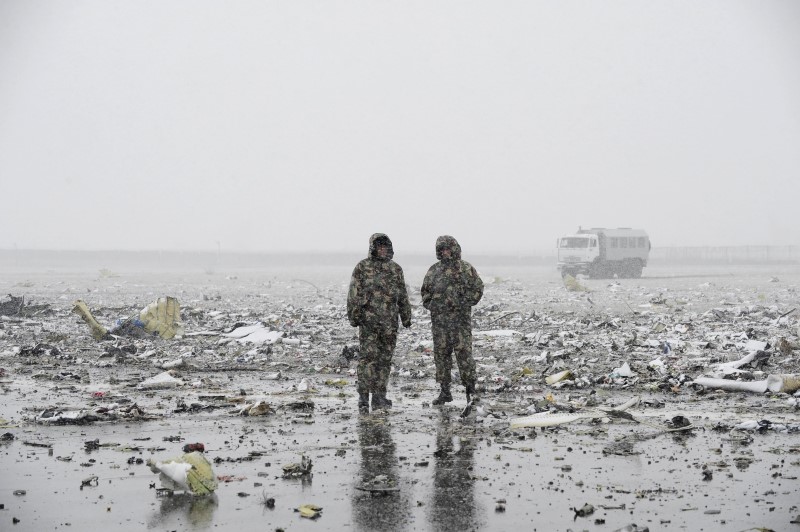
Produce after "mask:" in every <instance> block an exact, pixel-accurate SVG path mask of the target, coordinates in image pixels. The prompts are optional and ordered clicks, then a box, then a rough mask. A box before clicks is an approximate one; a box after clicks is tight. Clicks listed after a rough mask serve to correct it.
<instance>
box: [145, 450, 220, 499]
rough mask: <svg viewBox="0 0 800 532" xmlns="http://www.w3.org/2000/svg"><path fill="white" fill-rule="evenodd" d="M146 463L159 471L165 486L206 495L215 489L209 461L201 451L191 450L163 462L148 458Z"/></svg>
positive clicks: (155, 471) (155, 470)
mask: <svg viewBox="0 0 800 532" xmlns="http://www.w3.org/2000/svg"><path fill="white" fill-rule="evenodd" d="M147 465H149V466H150V470H151V471H153V472H154V473H161V483H162V485H164V487H165V488H169V489H182V490H186V491H189V492H191V493H192V494H194V495H208V494H210V493H213V492H214V490H216V489H217V485H218V484H217V478H216V477H215V476H214V471H213V469H212V468H211V463H209V461H208V460H207V459H206V457H205V455H203V453H201V452H198V451H193V452H191V453H186V454H184V455H183V456H181V457H180V458H174V459H172V460H167V461H163V462H153V461H151V460H149V461H148V464H147Z"/></svg>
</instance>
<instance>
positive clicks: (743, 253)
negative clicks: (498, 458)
mask: <svg viewBox="0 0 800 532" xmlns="http://www.w3.org/2000/svg"><path fill="white" fill-rule="evenodd" d="M363 257H364V254H361V253H327V254H325V253H283V254H275V253H235V252H228V253H226V252H223V253H217V252H207V251H49V250H8V249H7V250H0V270H4V271H47V270H49V269H59V268H66V269H73V270H86V269H87V268H88V269H89V270H92V269H95V270H96V269H101V268H108V269H112V270H116V269H119V270H128V271H137V270H144V271H147V270H156V271H158V270H187V269H188V270H192V271H195V270H200V271H208V272H211V271H214V270H219V269H254V270H259V269H265V268H273V269H274V268H293V267H304V266H310V267H317V266H332V267H342V266H347V267H348V268H349V267H352V266H353V265H354V264H355V263H356V262H357V261H359V260H361V259H362V258H363ZM396 258H397V260H398V261H399V262H400V263H401V264H402V265H403V266H406V265H408V266H425V267H427V266H429V265H430V264H431V262H432V261H433V260H435V259H434V258H433V256H432V254H430V253H429V254H414V253H411V254H402V255H398V256H396ZM465 258H466V259H467V260H469V261H470V262H472V263H473V264H475V265H476V266H477V267H479V268H480V267H486V266H543V267H552V268H555V265H556V253H555V250H554V249H553V250H549V249H545V250H532V251H531V252H530V253H528V254H519V255H510V254H503V253H494V254H487V253H474V254H473V253H471V254H469V255H468V256H465ZM681 263H685V264H756V263H773V264H776V263H782V264H800V246H728V247H699V246H696V247H654V248H653V249H652V250H651V252H650V265H658V264H681Z"/></svg>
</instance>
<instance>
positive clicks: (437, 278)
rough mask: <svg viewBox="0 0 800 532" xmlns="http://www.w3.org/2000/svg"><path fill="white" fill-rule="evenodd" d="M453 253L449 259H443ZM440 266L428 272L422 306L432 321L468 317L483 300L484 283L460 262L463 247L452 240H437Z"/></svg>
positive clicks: (432, 267)
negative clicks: (429, 312) (472, 309)
mask: <svg viewBox="0 0 800 532" xmlns="http://www.w3.org/2000/svg"><path fill="white" fill-rule="evenodd" d="M447 249H449V250H450V257H449V258H446V257H444V255H443V252H444V251H445V250H447ZM436 258H437V259H439V262H437V263H436V264H434V265H433V266H431V267H430V268H429V269H428V273H426V274H425V280H424V281H423V282H422V305H423V306H424V307H425V308H426V309H428V310H430V311H431V317H432V318H434V319H435V318H437V317H439V318H441V317H456V316H459V317H469V315H470V313H471V308H472V307H473V306H474V305H477V304H478V301H480V300H481V297H483V281H481V278H480V276H479V275H478V272H477V271H475V268H473V266H472V265H471V264H470V263H469V262H467V261H464V260H461V246H460V245H459V244H458V241H457V240H456V239H455V238H453V237H452V236H447V235H445V236H440V237H439V238H437V239H436Z"/></svg>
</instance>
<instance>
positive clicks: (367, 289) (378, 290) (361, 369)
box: [347, 233, 411, 410]
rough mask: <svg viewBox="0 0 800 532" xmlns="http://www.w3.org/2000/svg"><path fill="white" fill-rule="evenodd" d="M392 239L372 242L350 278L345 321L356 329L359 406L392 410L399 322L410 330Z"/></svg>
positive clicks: (374, 238) (378, 238) (380, 235)
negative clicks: (388, 392) (390, 394)
mask: <svg viewBox="0 0 800 532" xmlns="http://www.w3.org/2000/svg"><path fill="white" fill-rule="evenodd" d="M393 256H394V249H393V248H392V241H391V240H389V237H388V236H386V235H385V234H383V233H375V234H374V235H372V236H371V237H370V238H369V255H368V257H367V258H366V259H364V260H362V261H361V262H359V263H358V264H357V265H356V267H355V269H354V270H353V276H352V278H351V279H350V290H349V292H348V295H347V318H348V319H349V320H350V325H352V326H353V327H358V340H359V344H360V351H361V352H360V355H359V359H358V407H359V409H361V410H366V409H369V404H370V403H369V394H370V393H372V408H373V409H380V408H389V407H391V406H392V402H391V401H390V400H389V399H387V398H386V386H387V384H388V382H389V370H390V368H391V364H392V355H393V354H394V348H395V346H396V345H397V329H398V325H397V322H398V318H399V319H400V321H402V322H403V327H410V326H411V304H410V303H409V301H408V292H407V291H406V282H405V279H404V278H403V269H402V268H401V267H400V266H399V265H398V264H397V263H396V262H394V261H393V260H392V257H393Z"/></svg>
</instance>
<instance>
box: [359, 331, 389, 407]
mask: <svg viewBox="0 0 800 532" xmlns="http://www.w3.org/2000/svg"><path fill="white" fill-rule="evenodd" d="M358 342H359V346H360V348H361V349H360V351H361V352H360V354H359V356H358V368H357V371H358V393H359V394H367V393H369V392H373V393H380V394H384V395H385V394H386V385H387V384H388V383H389V371H390V370H391V367H392V355H394V348H395V346H396V345H397V331H396V330H391V329H382V328H380V329H379V328H373V327H363V326H362V327H359V328H358Z"/></svg>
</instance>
